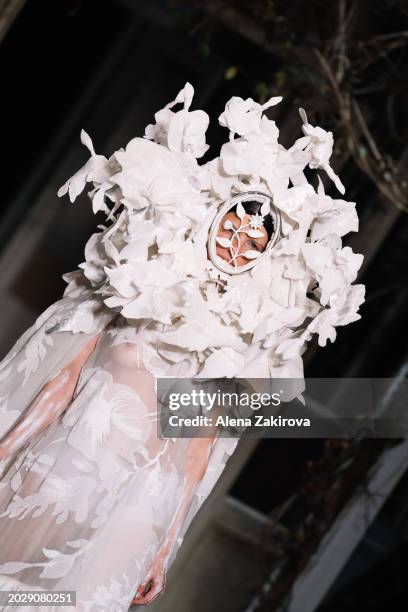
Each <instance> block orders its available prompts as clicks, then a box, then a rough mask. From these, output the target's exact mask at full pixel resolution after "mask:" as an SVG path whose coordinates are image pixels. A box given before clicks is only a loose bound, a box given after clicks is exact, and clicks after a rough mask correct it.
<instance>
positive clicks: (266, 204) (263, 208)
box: [260, 200, 270, 217]
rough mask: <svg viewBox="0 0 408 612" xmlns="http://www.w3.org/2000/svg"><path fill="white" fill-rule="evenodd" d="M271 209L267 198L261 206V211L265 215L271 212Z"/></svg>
mask: <svg viewBox="0 0 408 612" xmlns="http://www.w3.org/2000/svg"><path fill="white" fill-rule="evenodd" d="M269 211H270V203H269V200H265V202H264V203H263V204H262V206H261V210H260V213H261V215H262V216H263V217H264V216H265V215H267V214H268V213H269Z"/></svg>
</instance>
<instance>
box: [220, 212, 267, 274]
mask: <svg viewBox="0 0 408 612" xmlns="http://www.w3.org/2000/svg"><path fill="white" fill-rule="evenodd" d="M252 217H253V215H249V214H245V216H244V217H243V219H242V221H241V219H240V218H239V217H238V215H237V214H236V213H235V212H232V211H230V212H227V213H226V214H225V215H224V216H223V218H222V219H221V223H220V225H219V228H218V232H217V237H219V238H227V239H228V240H230V241H231V247H232V249H234V252H235V265H236V266H237V267H240V266H245V265H246V264H247V263H248V262H249V261H250V260H249V259H247V258H246V257H244V255H243V253H246V252H247V251H259V252H260V253H262V252H263V251H264V250H265V248H266V245H267V244H268V241H269V236H268V232H267V231H266V229H265V228H264V226H263V225H261V226H260V227H257V228H256V231H257V232H258V233H259V234H260V235H259V236H257V237H251V236H248V234H247V233H246V232H247V231H248V230H249V231H250V230H252V228H251V225H250V221H251V219H252ZM225 222H227V223H226V225H227V227H228V226H231V227H230V229H226V228H225V227H224V225H225ZM232 226H233V227H232ZM238 228H240V230H239V232H237V231H236V230H238ZM242 230H243V231H242ZM231 247H223V246H221V245H220V244H218V243H217V244H216V253H217V255H218V257H221V259H224V261H226V262H228V263H230V264H232V265H234V262H233V261H232V253H231Z"/></svg>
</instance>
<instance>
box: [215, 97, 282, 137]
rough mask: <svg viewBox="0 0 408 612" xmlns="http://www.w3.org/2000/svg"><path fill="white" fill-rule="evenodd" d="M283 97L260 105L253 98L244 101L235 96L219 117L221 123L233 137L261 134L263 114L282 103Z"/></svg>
mask: <svg viewBox="0 0 408 612" xmlns="http://www.w3.org/2000/svg"><path fill="white" fill-rule="evenodd" d="M281 100H282V98H281V97H275V98H271V99H270V100H269V101H268V102H266V103H265V104H262V105H261V104H258V102H255V101H254V100H253V99H252V98H247V99H246V100H244V99H243V98H240V97H238V96H234V97H232V98H231V100H229V102H227V104H226V105H225V110H224V112H223V113H221V115H220V116H219V119H218V120H219V122H220V124H221V125H223V126H224V127H227V128H228V129H229V130H230V132H231V136H232V137H233V136H234V134H239V135H240V136H246V135H248V134H250V133H251V132H259V131H260V127H261V120H262V113H263V111H264V110H266V109H267V108H269V107H270V106H274V105H275V104H279V102H281Z"/></svg>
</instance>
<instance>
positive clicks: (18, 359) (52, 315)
mask: <svg viewBox="0 0 408 612" xmlns="http://www.w3.org/2000/svg"><path fill="white" fill-rule="evenodd" d="M73 306H75V304H74V305H73V304H72V303H70V298H67V297H66V298H63V299H62V300H61V301H60V302H58V303H56V304H55V305H53V306H52V307H50V308H49V309H48V310H47V311H46V312H45V313H44V314H43V315H42V316H41V317H40V318H39V319H38V320H37V322H36V323H35V324H34V325H33V326H32V327H31V328H30V329H29V330H27V332H26V333H25V334H24V335H23V336H22V337H21V338H20V339H19V341H18V342H17V343H16V345H15V346H14V347H13V349H12V350H11V351H10V353H9V354H8V355H7V356H6V357H5V358H4V360H3V361H2V362H1V364H0V401H1V404H0V440H1V437H2V436H6V437H7V436H8V438H10V432H11V433H12V432H13V429H15V428H16V425H17V424H20V433H19V435H18V436H17V437H16V438H15V439H12V441H13V444H15V447H12V451H13V452H11V453H10V454H9V456H8V457H7V458H5V459H3V461H0V590H5V589H20V590H23V589H25V590H41V589H44V590H51V591H59V590H75V591H76V597H77V606H76V609H77V610H79V611H80V612H88V611H89V612H97V611H102V610H103V611H106V610H110V611H116V612H121V611H125V610H127V609H128V608H129V606H130V604H131V601H132V598H133V597H134V595H135V592H136V589H137V587H138V585H139V584H140V583H141V582H142V580H143V579H144V577H145V575H146V572H147V570H148V568H149V565H150V564H151V562H152V560H153V559H154V557H155V555H156V553H157V551H159V549H160V546H161V545H162V543H163V541H164V539H165V537H166V533H167V532H168V529H169V526H170V524H171V521H172V519H173V517H174V516H175V515H176V514H177V510H178V508H179V504H180V500H181V499H182V497H183V490H184V487H185V484H186V478H185V460H186V453H187V449H188V445H189V442H190V441H189V439H182V438H180V439H164V438H161V437H159V436H158V434H157V422H156V421H157V411H156V396H155V388H154V378H153V377H152V376H151V374H150V372H148V371H147V370H146V368H145V367H144V365H143V360H142V355H143V347H142V346H141V343H140V340H139V337H140V336H139V334H138V332H137V329H136V328H134V327H132V326H130V325H129V324H128V323H126V321H125V319H123V318H122V317H120V316H116V317H113V318H112V317H111V320H110V321H108V322H106V320H102V319H101V325H100V329H99V330H98V331H97V332H96V333H95V331H92V332H91V333H89V334H87V333H83V332H81V333H72V332H70V331H58V329H57V328H58V325H57V327H56V328H55V325H56V323H58V321H61V319H62V316H63V315H62V313H63V312H64V310H68V311H69V310H70V308H71V311H72V307H73ZM54 328H55V331H54ZM92 340H94V341H95V344H94V346H95V348H94V349H93V351H92V352H91V353H90V355H89V357H88V358H87V360H86V362H85V365H84V366H83V367H82V369H81V372H80V376H79V380H78V382H77V385H76V387H75V391H74V395H73V397H72V399H71V401H70V402H69V403H68V405H67V406H66V407H65V408H63V409H62V408H61V406H59V405H57V404H56V403H55V402H49V403H48V404H47V403H45V404H44V405H45V408H44V411H45V412H47V411H48V413H50V411H51V412H52V410H54V411H55V414H54V416H53V415H52V414H51V417H53V420H52V422H51V423H50V424H48V425H47V426H46V427H45V428H44V430H43V431H38V428H39V425H40V422H41V419H38V417H37V418H36V419H33V418H32V417H30V416H29V414H30V411H29V409H30V406H32V405H33V402H35V398H36V396H37V395H38V393H39V392H40V391H41V389H42V388H43V386H44V384H45V383H47V382H48V381H49V380H50V379H53V378H54V377H56V376H58V374H59V373H60V372H61V368H63V367H64V366H65V365H66V364H67V363H68V362H69V361H70V360H72V359H73V358H75V356H76V355H78V353H79V352H80V351H81V350H84V347H86V346H87V345H89V343H90V342H92ZM59 412H60V413H59ZM27 415H28V416H27ZM55 415H57V416H55ZM21 423H23V424H24V426H23V428H21ZM3 440H4V437H3ZM235 444H236V440H229V439H222V438H218V437H214V440H213V442H212V446H211V452H210V454H209V459H208V465H207V469H206V472H205V475H204V477H203V478H202V480H201V481H200V482H199V483H198V484H197V486H196V487H195V488H194V490H193V492H192V495H191V499H190V500H189V503H188V511H187V513H185V515H183V516H182V517H181V519H180V522H179V525H177V537H176V538H175V540H174V545H173V550H172V554H171V556H170V558H169V562H168V563H169V565H170V563H171V562H172V561H173V559H174V557H175V554H176V552H177V550H178V548H179V546H180V544H181V542H182V540H183V537H184V534H185V532H186V530H187V527H188V526H189V524H190V522H191V520H192V518H193V517H194V515H195V513H196V512H197V510H198V509H199V507H200V506H201V504H202V502H203V501H204V499H205V498H206V497H207V496H208V494H209V493H210V491H211V490H212V488H213V486H214V484H215V483H216V481H217V480H218V477H219V475H220V474H221V472H222V471H223V469H224V467H225V463H226V461H227V459H228V456H229V455H230V454H231V453H232V452H233V450H234V448H235ZM0 448H1V442H0ZM19 609H20V608H18V607H15V606H14V607H7V606H3V607H2V606H0V610H13V611H16V610H19ZM31 609H33V610H42V609H44V610H48V611H49V610H52V609H53V608H52V607H44V608H42V607H36V606H33V607H32V608H31ZM64 609H65V607H64V606H62V607H61V606H58V607H56V608H55V610H64ZM21 610H22V611H23V610H27V607H21ZM66 610H71V611H72V610H73V608H72V607H66Z"/></svg>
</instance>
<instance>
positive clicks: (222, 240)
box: [216, 236, 231, 248]
mask: <svg viewBox="0 0 408 612" xmlns="http://www.w3.org/2000/svg"><path fill="white" fill-rule="evenodd" d="M216 241H217V242H218V244H220V245H221V246H222V247H225V248H228V247H230V246H231V240H230V239H229V238H219V237H218V236H217V238H216Z"/></svg>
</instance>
